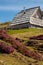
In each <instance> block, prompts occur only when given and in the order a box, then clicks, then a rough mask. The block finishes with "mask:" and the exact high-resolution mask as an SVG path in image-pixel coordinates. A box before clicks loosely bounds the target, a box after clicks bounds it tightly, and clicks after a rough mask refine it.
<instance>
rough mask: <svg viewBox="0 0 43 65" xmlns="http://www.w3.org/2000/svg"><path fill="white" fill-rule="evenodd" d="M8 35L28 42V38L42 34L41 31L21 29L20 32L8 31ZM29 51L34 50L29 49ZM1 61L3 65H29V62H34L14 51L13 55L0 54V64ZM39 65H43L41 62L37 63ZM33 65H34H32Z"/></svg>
mask: <svg viewBox="0 0 43 65" xmlns="http://www.w3.org/2000/svg"><path fill="white" fill-rule="evenodd" d="M8 33H9V34H10V35H11V36H13V37H18V38H20V39H24V40H28V39H29V38H28V37H30V36H33V35H39V34H43V29H35V28H34V29H33V28H28V29H21V30H8ZM29 49H30V50H32V51H33V50H34V49H33V48H31V47H29ZM1 61H3V63H4V64H5V65H29V63H30V62H34V61H35V60H34V59H32V58H29V57H26V56H23V55H21V54H20V53H18V52H17V51H16V50H14V53H13V54H9V55H8V54H1V53H0V62H1ZM37 63H38V64H39V65H43V61H38V62H37ZM33 65H35V64H33Z"/></svg>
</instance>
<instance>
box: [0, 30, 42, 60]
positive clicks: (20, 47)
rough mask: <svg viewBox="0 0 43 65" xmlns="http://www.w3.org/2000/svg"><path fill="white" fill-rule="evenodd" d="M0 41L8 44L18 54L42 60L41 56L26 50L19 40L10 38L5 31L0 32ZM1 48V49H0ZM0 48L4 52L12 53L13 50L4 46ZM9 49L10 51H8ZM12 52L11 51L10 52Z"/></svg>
mask: <svg viewBox="0 0 43 65" xmlns="http://www.w3.org/2000/svg"><path fill="white" fill-rule="evenodd" d="M0 34H1V35H0V39H2V40H4V41H7V42H10V43H11V44H12V47H14V48H15V49H17V50H18V51H19V52H20V53H22V54H24V55H26V56H29V57H32V58H35V59H37V60H43V57H42V55H41V54H39V53H38V52H33V51H30V50H29V49H28V48H26V46H25V45H24V44H22V43H21V42H20V41H19V40H17V39H16V38H12V37H11V36H10V35H8V34H7V33H6V32H5V31H1V32H0ZM1 46H2V47H1ZM1 46H0V47H1V48H2V49H3V50H4V51H6V52H9V53H10V52H12V51H13V50H12V49H13V48H12V47H10V48H9V46H6V45H1ZM9 49H10V50H9ZM11 50H12V51H11Z"/></svg>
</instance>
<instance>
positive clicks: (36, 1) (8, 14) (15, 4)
mask: <svg viewBox="0 0 43 65" xmlns="http://www.w3.org/2000/svg"><path fill="white" fill-rule="evenodd" d="M36 6H40V7H41V9H42V10H43V0H0V23H1V22H6V21H11V20H12V19H13V17H15V15H16V14H17V13H18V12H19V11H21V10H23V8H24V7H25V8H26V9H27V8H31V7H36Z"/></svg>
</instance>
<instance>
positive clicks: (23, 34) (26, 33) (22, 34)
mask: <svg viewBox="0 0 43 65" xmlns="http://www.w3.org/2000/svg"><path fill="white" fill-rule="evenodd" d="M8 33H9V34H11V35H12V36H13V37H18V38H20V39H25V40H27V39H28V37H30V36H33V35H40V34H43V29H36V28H27V29H20V30H8Z"/></svg>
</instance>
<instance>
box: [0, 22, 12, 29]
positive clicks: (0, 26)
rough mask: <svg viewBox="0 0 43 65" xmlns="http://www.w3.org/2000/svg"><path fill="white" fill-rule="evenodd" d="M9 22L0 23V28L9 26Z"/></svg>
mask: <svg viewBox="0 0 43 65" xmlns="http://www.w3.org/2000/svg"><path fill="white" fill-rule="evenodd" d="M10 24H11V22H5V23H0V28H5V27H7V26H9V25H10Z"/></svg>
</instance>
